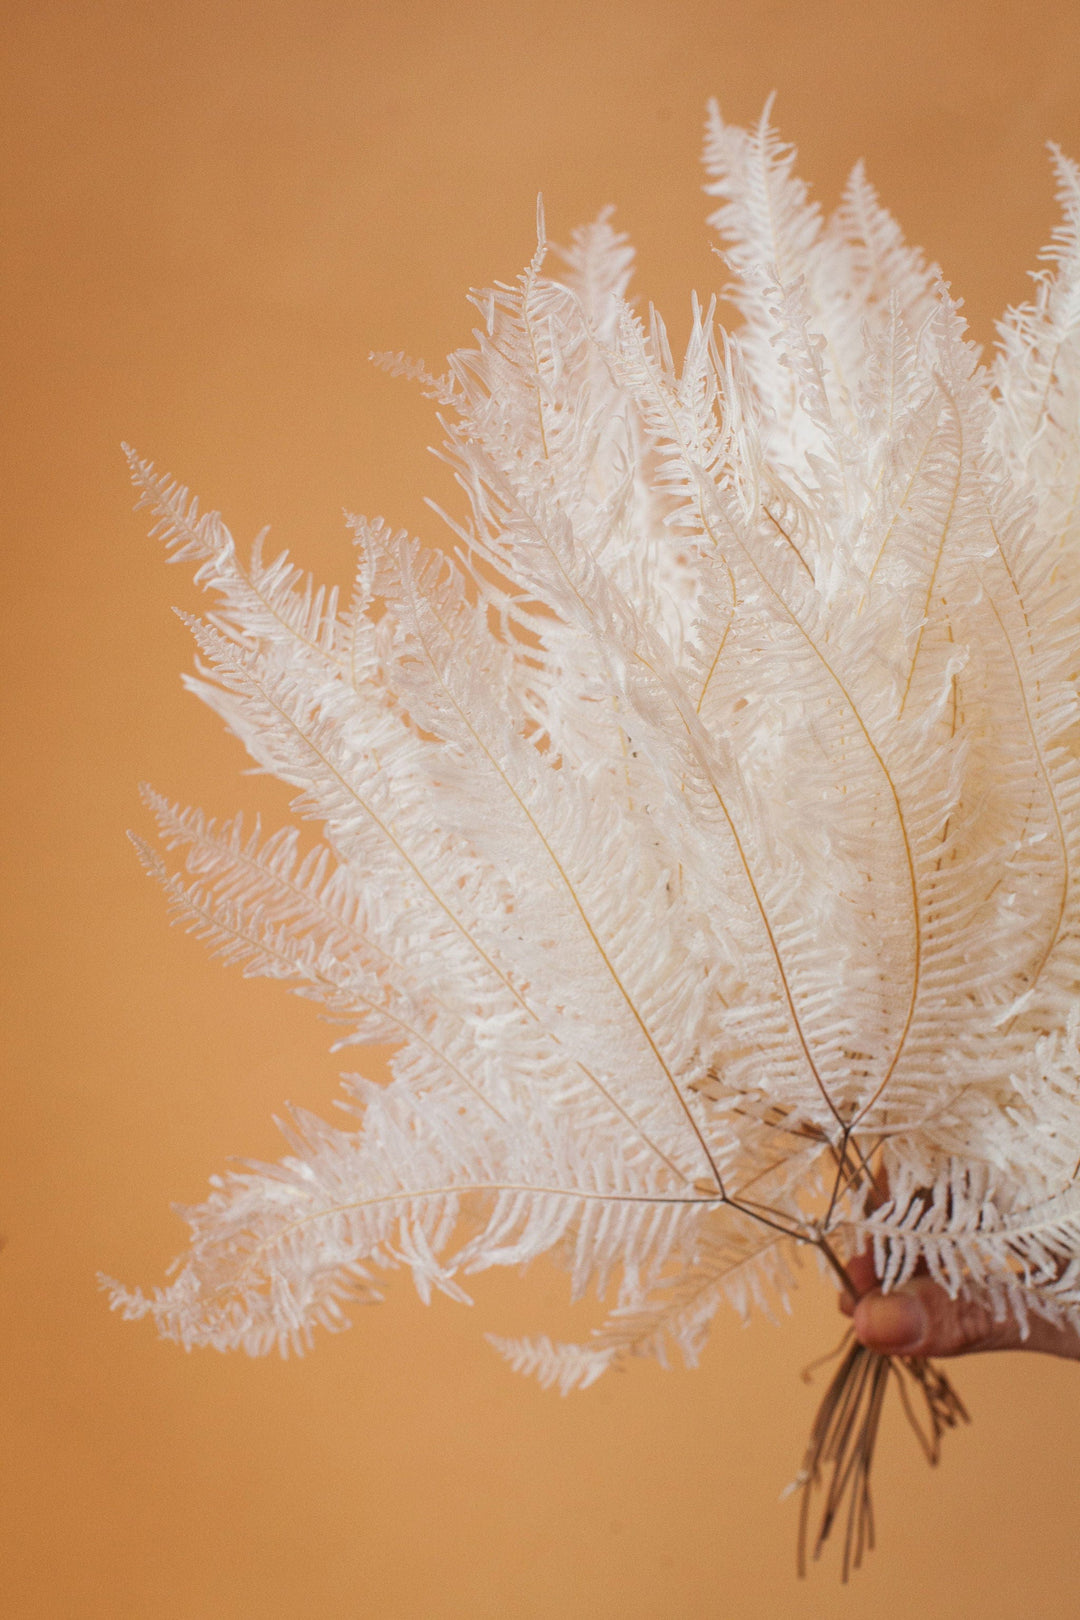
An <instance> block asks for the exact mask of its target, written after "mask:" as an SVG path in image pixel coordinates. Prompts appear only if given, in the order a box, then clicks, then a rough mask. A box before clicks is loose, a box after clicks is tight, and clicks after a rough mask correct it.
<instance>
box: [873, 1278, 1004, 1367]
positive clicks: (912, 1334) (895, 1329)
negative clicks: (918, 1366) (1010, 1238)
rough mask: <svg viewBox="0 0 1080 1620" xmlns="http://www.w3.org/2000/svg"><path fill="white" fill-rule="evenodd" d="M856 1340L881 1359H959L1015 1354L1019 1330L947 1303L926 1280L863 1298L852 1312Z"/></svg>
mask: <svg viewBox="0 0 1080 1620" xmlns="http://www.w3.org/2000/svg"><path fill="white" fill-rule="evenodd" d="M853 1325H854V1328H855V1334H856V1337H857V1338H858V1339H860V1340H861V1342H862V1343H863V1344H865V1345H866V1347H867V1349H868V1350H874V1351H876V1352H877V1353H878V1354H879V1355H883V1356H895V1355H904V1356H959V1355H964V1354H965V1353H966V1352H969V1351H973V1350H1014V1349H1017V1348H1019V1347H1020V1346H1021V1343H1022V1341H1021V1338H1020V1329H1019V1327H1018V1326H1017V1324H1016V1322H1015V1321H1014V1320H1013V1319H1012V1318H1011V1317H1007V1318H1006V1319H1005V1320H1004V1321H1002V1322H995V1320H994V1317H993V1314H992V1313H991V1312H990V1311H989V1310H988V1309H987V1307H986V1306H985V1305H980V1304H979V1303H978V1302H977V1301H975V1300H971V1299H950V1297H949V1295H948V1294H947V1293H946V1292H945V1290H944V1288H942V1287H940V1286H939V1284H937V1283H935V1282H932V1281H931V1279H930V1278H929V1277H916V1278H914V1279H913V1280H912V1281H911V1282H909V1283H905V1284H904V1285H903V1287H901V1288H897V1289H896V1290H895V1291H894V1292H892V1293H889V1294H884V1293H882V1291H881V1289H880V1288H875V1289H873V1290H872V1291H871V1292H870V1293H868V1294H864V1295H863V1297H862V1298H861V1299H860V1300H859V1303H858V1304H857V1305H856V1307H855V1313H854V1318H853Z"/></svg>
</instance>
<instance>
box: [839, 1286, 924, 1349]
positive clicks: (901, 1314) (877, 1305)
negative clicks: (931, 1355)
mask: <svg viewBox="0 0 1080 1620" xmlns="http://www.w3.org/2000/svg"><path fill="white" fill-rule="evenodd" d="M928 1327H929V1319H928V1317H927V1314H926V1307H925V1306H924V1305H923V1302H922V1300H921V1299H919V1298H917V1296H916V1295H914V1294H868V1295H867V1296H866V1298H865V1299H861V1300H860V1301H859V1303H858V1305H857V1307H856V1310H855V1331H856V1333H857V1334H858V1335H859V1338H860V1339H862V1341H863V1343H864V1344H869V1345H871V1346H872V1347H873V1348H874V1349H880V1350H883V1351H888V1352H889V1353H890V1354H892V1355H896V1354H900V1353H902V1352H903V1351H905V1350H914V1349H915V1348H916V1346H917V1345H919V1344H921V1343H922V1341H923V1338H924V1337H925V1335H926V1330H927V1328H928Z"/></svg>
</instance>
